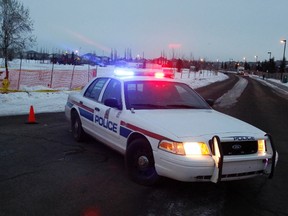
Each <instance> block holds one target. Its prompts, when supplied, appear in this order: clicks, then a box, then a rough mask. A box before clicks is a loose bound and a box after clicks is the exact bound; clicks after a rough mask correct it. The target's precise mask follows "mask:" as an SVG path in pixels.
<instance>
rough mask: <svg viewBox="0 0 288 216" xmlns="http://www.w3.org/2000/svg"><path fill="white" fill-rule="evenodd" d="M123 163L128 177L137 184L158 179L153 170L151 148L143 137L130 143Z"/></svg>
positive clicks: (154, 181)
mask: <svg viewBox="0 0 288 216" xmlns="http://www.w3.org/2000/svg"><path fill="white" fill-rule="evenodd" d="M125 163H126V168H127V171H128V174H129V176H130V178H131V179H132V180H133V181H135V182H137V183H139V184H142V185H153V184H155V183H157V182H158V181H159V179H160V176H159V175H158V174H157V172H156V170H155V162H154V157H153V152H152V148H151V146H150V144H149V142H148V141H147V140H146V139H144V138H138V139H136V140H133V141H132V142H131V143H130V145H129V146H128V148H127V150H126V155H125Z"/></svg>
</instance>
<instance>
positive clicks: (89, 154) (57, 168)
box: [0, 77, 288, 216]
mask: <svg viewBox="0 0 288 216" xmlns="http://www.w3.org/2000/svg"><path fill="white" fill-rule="evenodd" d="M247 79H248V85H247V87H246V89H245V90H244V92H243V93H242V95H241V97H240V98H239V99H238V102H237V103H236V104H235V105H234V106H232V107H229V108H225V107H224V108H223V107H221V108H219V107H217V105H215V108H216V109H218V110H220V111H222V112H224V113H228V114H229V115H232V116H235V117H237V118H240V119H242V120H244V121H247V122H249V123H251V124H253V125H255V126H257V127H259V128H261V129H263V130H265V131H266V132H268V133H270V134H271V135H272V136H273V139H274V142H275V145H276V147H277V150H278V152H279V155H280V159H279V162H278V165H277V168H276V172H275V175H274V178H273V179H271V180H269V179H266V178H262V177H259V178H258V177H257V178H254V179H249V180H242V181H234V182H222V183H220V184H213V183H182V182H178V181H173V180H169V179H164V180H163V181H162V183H161V184H160V185H158V186H155V187H144V186H140V185H137V184H135V183H133V182H131V181H130V180H129V178H128V177H127V175H126V172H125V168H124V158H123V156H121V155H119V154H118V153H117V152H115V151H113V150H111V149H109V148H107V147H106V146H104V145H103V144H101V143H99V142H97V141H95V140H93V139H87V140H86V141H85V142H84V143H77V142H75V141H74V140H73V139H72V136H71V132H70V129H69V125H68V123H67V122H66V120H65V117H64V113H51V114H37V113H36V121H37V122H38V124H26V122H27V120H28V116H10V117H1V118H0V216H6V215H7V216H10V215H13V216H14V215H21V216H22V215H27V216H28V215H29V216H30V215H32V216H33V215H35V216H38V215H43V216H46V215H47V216H48V215H49V216H50V215H57V216H58V215H61V216H62V215H71V216H74V215H75V216H76V215H81V216H82V215H83V216H84V215H85V216H96V215H97V216H100V215H101V216H102V215H103V216H106V215H112V216H113V215H137V216H158V215H165V216H167V215H170V216H172V215H173V216H174V215H189V216H190V215H203V216H210V215H211V216H212V215H219V216H222V215H223V216H224V215H225V216H226V215H227V216H228V215H229V216H230V215H236V216H237V215H245V216H249V215H253V216H254V215H256V216H260V215H261V216H262V215H263V216H271V215H275V216H276V215H277V216H285V215H286V216H287V215H288V205H287V197H288V184H287V182H288V175H287V171H288V156H287V148H286V146H287V140H288V134H287V129H288V98H287V96H285V95H282V94H280V93H277V92H275V90H273V89H271V88H269V87H267V86H264V85H263V84H261V83H259V82H257V81H255V80H251V79H250V78H247ZM237 81H238V78H237V77H232V78H231V79H229V80H227V81H224V82H219V83H215V84H212V85H210V86H208V87H205V88H201V89H198V90H197V91H198V92H199V93H200V94H201V95H203V96H204V97H205V98H212V99H217V98H219V97H220V96H221V95H222V94H224V93H225V92H227V91H228V90H229V89H231V88H232V87H233V86H234V85H235V83H236V82H237ZM208 123H209V122H207V124H208Z"/></svg>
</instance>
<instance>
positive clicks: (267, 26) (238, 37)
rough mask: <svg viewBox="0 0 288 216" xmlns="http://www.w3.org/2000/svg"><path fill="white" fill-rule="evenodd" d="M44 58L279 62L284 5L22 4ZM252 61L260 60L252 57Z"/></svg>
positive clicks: (231, 0)
mask: <svg viewBox="0 0 288 216" xmlns="http://www.w3.org/2000/svg"><path fill="white" fill-rule="evenodd" d="M19 1H20V2H22V3H23V5H24V7H26V8H27V9H28V10H29V11H30V18H31V19H32V20H33V22H34V32H33V34H34V35H35V36H36V37H37V46H35V47H34V48H33V49H34V50H37V49H38V51H40V50H41V49H46V50H48V51H49V52H59V51H63V50H67V51H70V52H72V51H76V50H78V51H79V52H80V54H85V53H87V52H95V53H96V54H97V55H107V56H110V53H111V49H113V50H117V54H118V55H120V56H124V52H125V49H130V50H131V52H132V55H133V57H136V56H137V55H139V56H140V57H143V56H144V57H145V58H148V59H149V58H156V57H159V56H161V54H163V53H164V55H165V56H167V57H168V58H171V57H172V56H173V55H174V57H177V58H186V59H196V60H198V59H205V60H208V61H217V60H219V61H231V60H235V61H243V60H247V61H255V60H256V59H257V60H259V61H264V60H267V59H269V54H268V52H271V57H274V58H275V60H282V58H283V52H284V44H281V43H280V41H281V40H282V39H286V38H288V13H287V8H288V1H287V0H275V1H272V0H242V1H239V0H121V1H120V0H81V1H79V0H57V1H56V0H37V1H36V0H19ZM255 56H257V58H256V57H255Z"/></svg>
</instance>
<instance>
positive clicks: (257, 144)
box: [65, 71, 278, 185]
mask: <svg viewBox="0 0 288 216" xmlns="http://www.w3.org/2000/svg"><path fill="white" fill-rule="evenodd" d="M65 115H66V117H67V119H68V120H69V121H70V122H71V129H72V134H73V136H74V138H75V139H76V140H77V141H81V140H83V138H84V137H85V135H86V134H89V135H91V136H92V137H94V138H96V139H97V140H99V141H101V142H103V143H104V144H106V145H108V146H109V147H111V148H113V149H115V150H117V151H118V152H120V153H121V154H123V155H124V156H125V165H126V168H127V171H128V174H129V176H130V177H131V179H132V180H134V181H135V182H137V183H139V184H143V185H153V184H155V183H156V182H158V181H159V179H160V178H161V177H168V178H171V179H175V180H179V181H185V182H197V181H206V182H214V183H217V182H220V181H229V180H238V179H246V178H251V177H255V176H258V175H263V176H267V177H269V178H271V177H272V176H273V173H274V167H275V166H276V162H277V158H278V155H277V152H276V150H275V147H274V145H273V142H272V139H271V136H270V135H269V134H266V133H265V132H263V131H261V130H260V129H258V128H255V127H254V126H252V125H250V124H247V123H245V122H243V121H240V120H238V119H235V118H232V117H230V116H227V115H225V114H222V113H219V112H217V111H215V110H214V109H212V108H211V106H210V105H209V103H207V102H206V101H205V100H204V99H203V98H202V97H200V96H199V95H198V94H197V93H196V92H195V91H194V90H193V89H192V88H191V87H189V86H188V85H187V84H185V83H183V82H180V81H176V80H174V79H169V78H165V77H164V76H163V73H161V72H160V73H154V75H153V76H151V74H150V76H142V75H141V76H139V74H138V76H135V74H134V73H133V71H127V72H124V75H123V72H120V71H118V72H117V73H116V75H115V76H111V77H110V76H109V77H108V76H107V77H97V78H94V79H93V80H92V81H91V82H89V83H88V84H87V86H86V87H84V88H83V89H82V90H81V92H76V93H71V94H70V95H69V97H68V101H67V104H66V106H65Z"/></svg>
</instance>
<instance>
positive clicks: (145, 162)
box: [138, 156, 149, 168]
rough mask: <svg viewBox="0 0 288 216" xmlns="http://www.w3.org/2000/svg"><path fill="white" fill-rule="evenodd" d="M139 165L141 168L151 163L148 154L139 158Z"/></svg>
mask: <svg viewBox="0 0 288 216" xmlns="http://www.w3.org/2000/svg"><path fill="white" fill-rule="evenodd" d="M138 165H139V167H140V168H146V167H148V165H149V160H148V158H147V157H146V156H140V157H139V158H138Z"/></svg>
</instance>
